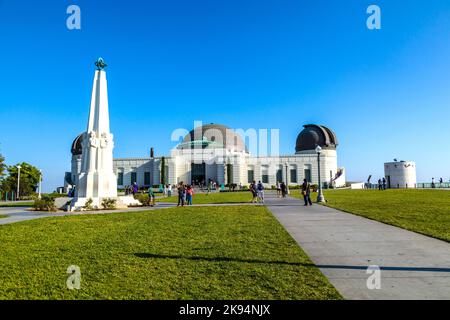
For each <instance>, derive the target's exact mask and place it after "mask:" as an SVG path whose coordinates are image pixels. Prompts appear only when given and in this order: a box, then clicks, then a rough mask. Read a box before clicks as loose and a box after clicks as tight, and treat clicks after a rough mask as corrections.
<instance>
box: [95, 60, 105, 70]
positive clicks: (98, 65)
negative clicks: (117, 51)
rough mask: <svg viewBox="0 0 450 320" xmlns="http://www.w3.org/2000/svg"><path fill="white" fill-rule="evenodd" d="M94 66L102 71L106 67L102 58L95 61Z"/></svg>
mask: <svg viewBox="0 0 450 320" xmlns="http://www.w3.org/2000/svg"><path fill="white" fill-rule="evenodd" d="M95 66H96V67H97V70H103V69H105V68H106V67H107V66H108V65H107V64H106V62H105V60H104V59H103V58H101V57H100V58H98V59H97V61H96V62H95Z"/></svg>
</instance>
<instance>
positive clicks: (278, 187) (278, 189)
mask: <svg viewBox="0 0 450 320" xmlns="http://www.w3.org/2000/svg"><path fill="white" fill-rule="evenodd" d="M276 188H277V197H278V198H281V183H280V182H278V181H277V185H276Z"/></svg>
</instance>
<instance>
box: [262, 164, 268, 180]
mask: <svg viewBox="0 0 450 320" xmlns="http://www.w3.org/2000/svg"><path fill="white" fill-rule="evenodd" d="M261 180H262V183H269V167H268V166H263V167H262V172H261Z"/></svg>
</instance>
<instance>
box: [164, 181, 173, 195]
mask: <svg viewBox="0 0 450 320" xmlns="http://www.w3.org/2000/svg"><path fill="white" fill-rule="evenodd" d="M172 192H173V187H172V185H171V184H165V185H164V186H163V195H164V197H171V196H172Z"/></svg>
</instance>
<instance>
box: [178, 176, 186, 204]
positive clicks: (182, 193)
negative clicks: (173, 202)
mask: <svg viewBox="0 0 450 320" xmlns="http://www.w3.org/2000/svg"><path fill="white" fill-rule="evenodd" d="M185 192H186V188H185V187H184V183H183V182H180V184H179V185H178V205H177V207H179V206H180V205H181V206H182V207H184V199H185V195H186V193H185Z"/></svg>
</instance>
